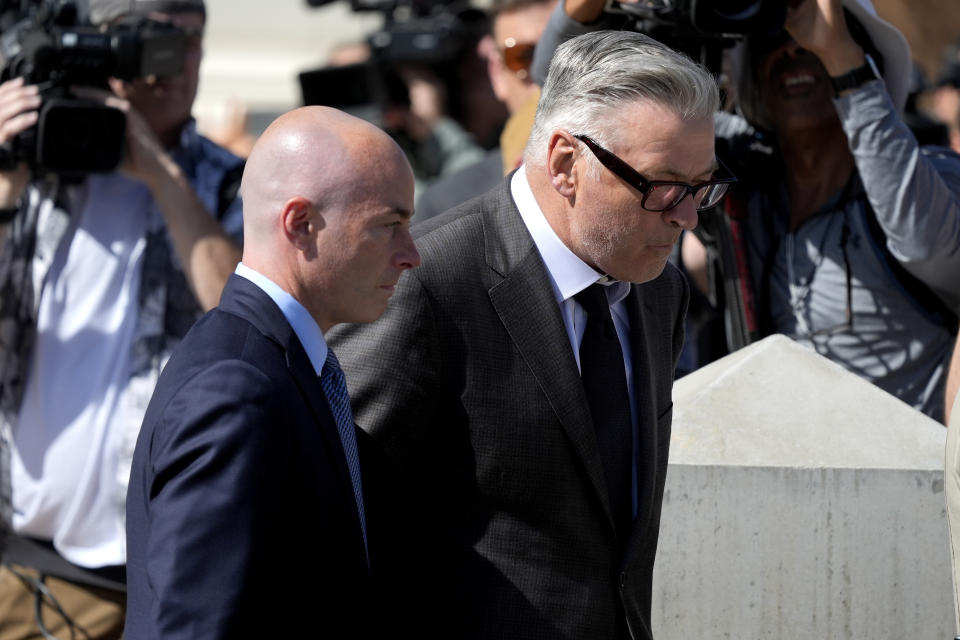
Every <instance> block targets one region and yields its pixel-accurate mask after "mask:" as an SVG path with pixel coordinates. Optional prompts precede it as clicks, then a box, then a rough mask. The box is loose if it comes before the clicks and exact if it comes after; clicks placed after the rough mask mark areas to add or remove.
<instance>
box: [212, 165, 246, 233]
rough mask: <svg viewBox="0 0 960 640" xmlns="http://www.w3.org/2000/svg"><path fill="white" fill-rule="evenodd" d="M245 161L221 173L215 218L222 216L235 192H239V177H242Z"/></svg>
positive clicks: (233, 198) (234, 197)
mask: <svg viewBox="0 0 960 640" xmlns="http://www.w3.org/2000/svg"><path fill="white" fill-rule="evenodd" d="M245 164H246V163H244V162H241V163H240V164H238V165H237V166H235V167H234V168H232V169H230V170H229V171H227V172H226V173H225V174H223V179H222V180H220V188H219V189H218V190H217V220H220V219H222V218H223V214H225V213H226V212H227V209H229V208H230V205H231V204H233V201H234V200H236V198H237V194H238V193H240V179H241V178H242V177H243V167H244V166H245Z"/></svg>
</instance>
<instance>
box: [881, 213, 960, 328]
mask: <svg viewBox="0 0 960 640" xmlns="http://www.w3.org/2000/svg"><path fill="white" fill-rule="evenodd" d="M863 202H864V206H866V208H867V223H868V224H869V226H870V235H871V236H872V237H873V242H874V244H875V245H876V246H877V248H878V249H879V250H880V253H881V254H882V255H883V257H884V259H885V260H886V263H887V266H888V267H889V269H890V271H891V272H892V273H893V276H894V277H895V278H896V279H897V282H899V283H900V287H901V288H902V289H903V290H904V291H905V292H906V294H907V296H908V297H910V298H912V299H913V301H914V302H915V303H916V305H917V306H918V307H919V308H920V309H921V310H922V311H923V312H924V313H925V314H926V315H927V317H929V318H930V319H931V320H932V321H933V322H935V323H937V324H938V325H940V326H942V327H944V328H945V329H947V330H949V331H950V332H951V333H953V334H956V333H957V328H958V326H960V319H958V318H957V314H956V313H955V312H954V311H953V309H951V308H950V307H949V306H947V303H945V302H944V301H943V299H941V298H940V296H938V295H937V294H936V292H934V291H933V289H931V288H930V287H929V286H927V284H926V283H925V282H924V281H923V280H921V279H920V278H918V277H916V276H915V275H913V274H912V273H910V272H909V271H907V269H906V267H904V266H903V265H902V264H901V263H900V261H899V260H897V259H896V258H895V257H894V256H893V254H892V253H890V249H889V248H888V247H887V234H886V233H884V231H883V227H881V226H880V222H879V221H878V220H877V216H876V214H875V213H874V211H873V207H871V206H870V202H869V201H868V200H867V199H866V198H864V199H863Z"/></svg>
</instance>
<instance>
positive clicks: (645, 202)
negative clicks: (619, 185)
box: [573, 135, 737, 212]
mask: <svg viewBox="0 0 960 640" xmlns="http://www.w3.org/2000/svg"><path fill="white" fill-rule="evenodd" d="M573 137H574V138H576V139H577V140H580V141H581V142H583V143H584V144H585V145H587V147H589V148H590V151H592V152H593V155H595V156H596V157H597V160H599V161H600V164H602V165H603V166H605V167H606V168H607V169H609V170H610V172H611V173H613V174H614V175H615V176H617V177H619V178H620V179H621V180H623V181H624V182H626V183H627V184H629V185H630V186H631V187H633V188H634V189H636V190H637V191H639V192H640V193H642V194H643V199H642V200H641V201H640V206H642V207H643V208H644V209H646V210H647V211H655V212H659V211H666V210H668V209H673V208H674V207H675V206H677V205H678V204H680V203H681V202H682V201H683V199H684V198H686V197H687V194H690V195H691V196H693V204H694V206H695V207H696V208H697V211H703V210H704V209H709V208H710V207H715V206H717V205H718V204H719V203H720V201H721V200H723V196H725V195H726V194H727V190H728V189H729V188H730V185H732V184H734V183H735V182H736V181H737V179H736V177H734V175H733V174H732V173H730V171H729V169H727V168H726V167H725V166H723V163H722V162H720V161H719V160H718V161H717V162H719V164H720V168H719V169H718V170H717V172H715V173H718V172H723V173H724V174H725V175H721V176H718V177H715V178H714V179H713V180H708V181H707V182H700V183H697V184H687V183H686V182H672V181H667V180H647V179H646V178H644V177H643V176H642V175H640V174H639V173H638V172H637V170H636V169H634V168H633V167H631V166H630V165H629V164H627V163H626V162H624V161H623V160H621V159H620V158H618V157H617V156H615V155H614V154H612V153H611V152H609V151H607V150H606V149H604V148H603V147H601V146H600V145H599V144H597V143H596V142H594V141H593V140H592V139H591V138H590V137H589V136H584V135H574V136H573Z"/></svg>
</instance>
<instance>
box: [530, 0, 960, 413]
mask: <svg viewBox="0 0 960 640" xmlns="http://www.w3.org/2000/svg"><path fill="white" fill-rule="evenodd" d="M567 4H568V5H569V6H568V8H567V9H566V12H565V13H562V14H561V13H555V14H554V16H553V17H552V18H551V26H550V27H548V32H547V33H548V34H549V36H550V38H552V39H553V41H556V40H557V39H561V40H562V39H565V37H568V36H570V35H575V34H576V33H579V32H582V31H583V30H584V29H590V28H596V27H595V26H593V25H589V24H585V23H589V22H591V21H596V20H598V18H601V13H602V11H603V2H602V0H585V1H582V2H581V1H580V0H567ZM571 16H573V17H571ZM574 18H579V20H575V19H574ZM543 42H544V43H546V36H545V39H544V41H543ZM746 44H747V46H746V47H745V50H746V59H745V61H744V65H743V67H742V73H741V78H740V80H741V82H740V87H739V109H740V111H741V112H742V113H743V114H744V116H745V118H740V117H737V116H732V115H729V114H718V117H717V134H718V136H719V138H720V140H718V154H719V155H721V157H722V158H723V160H724V162H726V163H727V164H728V166H730V168H731V169H732V170H733V172H734V174H736V175H737V177H738V178H739V179H740V184H738V186H737V189H736V191H735V193H734V194H733V195H732V197H731V198H729V199H728V200H730V201H731V204H730V206H728V208H727V211H728V213H729V214H730V218H731V220H732V223H731V224H733V225H736V226H738V227H739V230H740V235H741V238H742V243H741V244H740V246H739V248H740V250H741V251H742V253H743V255H745V256H746V260H745V264H744V266H745V267H747V269H748V271H749V277H748V278H747V282H746V283H744V284H746V285H747V286H749V288H750V293H751V295H752V299H753V301H754V304H753V305H752V306H751V305H747V306H748V308H747V311H748V314H749V312H753V313H754V314H755V315H753V317H754V318H755V319H756V321H757V322H758V329H759V334H761V335H765V334H770V333H783V334H786V335H788V336H790V337H792V338H794V339H795V340H797V341H799V342H801V343H802V344H805V345H807V346H809V347H811V348H813V349H815V350H816V351H817V352H818V353H820V354H822V355H824V356H826V357H828V358H830V359H831V360H833V361H834V362H836V363H838V364H840V365H842V366H843V367H845V368H846V369H848V370H850V371H852V372H853V373H856V374H858V375H860V376H862V377H863V378H865V379H866V380H869V381H871V382H873V383H874V384H876V385H878V386H879V387H881V388H882V389H885V390H886V391H888V392H889V393H891V394H893V395H895V396H897V397H899V398H900V399H901V400H903V401H904V402H906V403H908V404H910V405H912V406H914V407H915V408H917V409H919V410H921V411H923V412H924V413H926V414H928V415H930V416H933V417H935V418H937V419H942V416H943V385H944V377H945V375H946V365H947V361H948V359H949V356H950V350H951V345H952V337H953V334H954V333H955V328H956V313H957V310H958V308H960V280H958V279H957V278H956V276H955V274H956V273H957V272H958V270H960V200H958V194H960V159H958V157H957V156H956V155H954V154H952V153H950V152H949V150H945V149H943V148H938V147H930V148H921V147H920V146H919V145H918V144H917V141H916V139H915V138H914V136H913V135H912V134H911V132H910V130H909V129H908V127H907V126H906V125H905V124H904V121H903V116H902V112H903V105H904V102H905V100H906V96H907V91H908V86H909V81H910V68H911V67H910V49H909V46H908V45H907V43H906V40H905V39H904V38H903V36H902V34H901V33H900V32H899V31H897V30H896V29H895V28H894V27H892V26H891V25H890V24H888V23H886V22H885V21H883V20H881V19H880V18H878V17H877V15H876V13H875V11H874V9H873V7H872V5H871V4H870V2H869V0H842V2H841V0H803V1H801V2H797V1H793V0H791V1H790V7H789V9H788V11H787V18H786V23H785V29H784V31H783V33H781V34H780V36H778V37H776V38H765V39H761V38H750V39H748V40H747V43H746ZM550 48H552V47H550ZM545 53H546V54H547V55H544V54H545ZM541 56H544V57H547V58H548V57H549V52H543V51H541V52H539V53H538V61H539V63H538V65H537V68H538V69H542V68H543V66H542V65H543V61H542V59H541ZM750 298H751V296H744V299H746V300H748V301H749V300H750Z"/></svg>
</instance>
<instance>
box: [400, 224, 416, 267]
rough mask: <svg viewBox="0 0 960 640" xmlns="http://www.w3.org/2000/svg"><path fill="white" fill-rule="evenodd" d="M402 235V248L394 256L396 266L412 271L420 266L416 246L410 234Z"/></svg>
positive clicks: (407, 232) (406, 232)
mask: <svg viewBox="0 0 960 640" xmlns="http://www.w3.org/2000/svg"><path fill="white" fill-rule="evenodd" d="M403 235H404V238H403V243H402V246H401V247H400V250H399V251H397V253H396V256H395V260H396V264H397V266H398V267H400V268H401V269H413V268H414V267H418V266H420V252H419V251H417V245H416V244H414V242H413V236H411V235H410V232H409V231H405V232H404V234H403Z"/></svg>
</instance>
